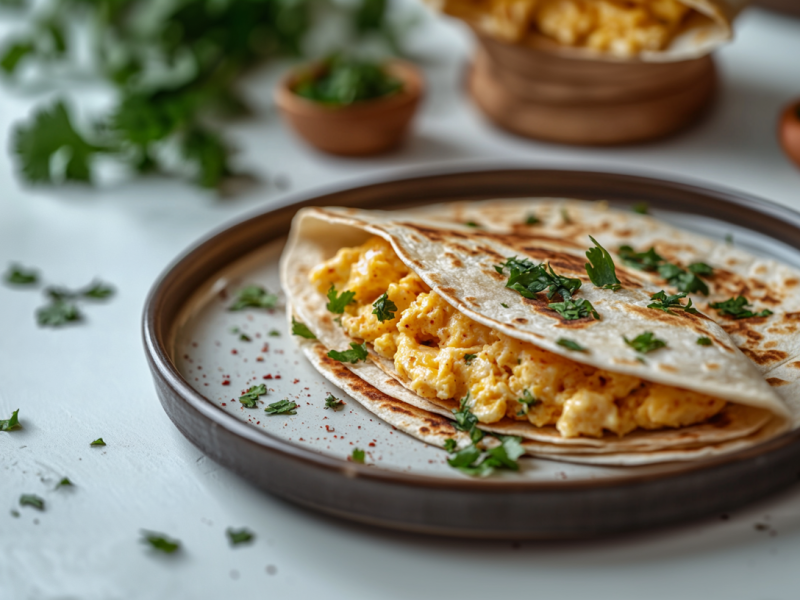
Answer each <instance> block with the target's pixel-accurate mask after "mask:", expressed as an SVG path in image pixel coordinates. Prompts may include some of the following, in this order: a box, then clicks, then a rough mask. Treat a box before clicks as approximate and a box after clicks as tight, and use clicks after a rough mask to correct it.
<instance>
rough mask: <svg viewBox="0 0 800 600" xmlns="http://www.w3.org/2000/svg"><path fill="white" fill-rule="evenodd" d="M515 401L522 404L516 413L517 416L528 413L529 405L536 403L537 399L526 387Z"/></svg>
mask: <svg viewBox="0 0 800 600" xmlns="http://www.w3.org/2000/svg"><path fill="white" fill-rule="evenodd" d="M517 402H519V403H520V404H522V410H521V411H520V412H519V413H517V416H522V415H526V414H528V411H529V410H530V408H531V406H534V405H536V404H537V403H538V402H539V399H538V398H537V397H536V396H534V395H533V394H531V392H530V390H528V389H526V390H524V391H523V392H522V397H521V398H517Z"/></svg>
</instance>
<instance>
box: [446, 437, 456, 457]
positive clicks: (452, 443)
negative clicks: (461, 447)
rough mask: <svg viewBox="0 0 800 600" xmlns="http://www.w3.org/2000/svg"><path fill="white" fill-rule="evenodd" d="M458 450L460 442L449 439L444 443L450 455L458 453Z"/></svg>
mask: <svg viewBox="0 0 800 600" xmlns="http://www.w3.org/2000/svg"><path fill="white" fill-rule="evenodd" d="M456 448H458V442H456V441H455V440H454V439H453V438H447V439H446V440H445V441H444V449H445V450H447V451H448V452H449V453H450V454H452V453H453V452H455V451H456Z"/></svg>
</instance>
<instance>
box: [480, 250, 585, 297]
mask: <svg viewBox="0 0 800 600" xmlns="http://www.w3.org/2000/svg"><path fill="white" fill-rule="evenodd" d="M548 267H549V269H550V271H549V272H548ZM506 268H508V269H509V271H510V273H511V274H510V275H509V276H508V281H507V282H506V287H507V288H510V289H512V290H514V291H516V292H518V293H519V294H520V295H521V296H523V297H524V298H531V299H532V298H535V297H536V294H538V293H539V292H542V291H544V290H548V292H547V297H548V299H549V298H552V297H553V296H555V295H556V294H559V295H560V296H561V298H562V299H563V300H569V299H570V298H572V295H573V294H574V293H575V292H576V291H578V289H579V288H580V287H581V280H580V279H570V278H569V277H563V276H561V275H556V272H555V271H554V270H553V267H552V266H549V265H547V264H545V263H541V264H538V265H537V264H535V263H534V262H532V261H531V260H529V259H527V258H523V259H518V258H517V257H516V256H514V257H511V258H508V259H506V262H504V263H502V264H500V265H497V266H495V270H496V271H497V272H498V273H500V274H501V275H502V274H504V272H505V271H504V269H506Z"/></svg>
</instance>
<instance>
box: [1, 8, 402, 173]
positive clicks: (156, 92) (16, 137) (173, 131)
mask: <svg viewBox="0 0 800 600" xmlns="http://www.w3.org/2000/svg"><path fill="white" fill-rule="evenodd" d="M4 4H6V5H7V6H16V7H17V10H20V11H27V14H28V15H29V19H28V25H27V26H25V27H22V28H19V29H18V30H17V31H16V32H14V33H13V34H11V35H9V36H7V38H6V39H4V40H3V41H2V42H0V74H3V75H5V76H6V77H8V78H13V77H16V76H17V75H18V74H19V72H20V71H21V70H22V69H24V68H25V67H26V66H28V65H32V66H36V67H42V66H47V65H53V66H60V65H62V64H68V63H70V62H74V61H75V60H76V57H77V56H78V55H79V54H88V55H90V56H91V62H90V64H82V65H79V67H80V68H82V69H83V70H89V71H91V72H93V73H94V74H96V76H97V77H98V78H99V79H103V80H105V82H106V83H108V84H110V85H111V86H112V87H113V88H115V89H116V100H115V102H114V105H113V106H112V107H111V109H110V110H109V111H108V112H107V113H105V114H103V115H92V116H91V118H90V119H89V121H90V122H93V123H94V126H86V127H83V126H78V125H77V124H76V123H75V122H74V120H73V118H72V114H71V111H70V109H69V108H68V105H67V103H66V102H64V101H63V100H62V99H56V100H55V101H53V102H52V103H50V104H48V105H44V106H41V107H39V108H38V109H37V110H36V111H35V112H34V113H33V115H32V117H31V118H30V119H29V120H27V121H26V122H23V123H19V124H18V125H17V126H16V127H15V128H14V131H13V133H12V138H13V139H12V148H13V151H14V154H15V155H16V158H17V163H18V169H19V172H20V174H21V175H22V177H23V178H24V179H25V180H27V181H28V182H31V183H52V182H54V181H57V180H59V179H61V178H63V179H64V180H72V181H81V182H91V181H92V180H93V178H94V162H95V160H94V159H95V158H96V157H97V156H100V155H106V156H111V157H114V158H116V159H118V160H120V161H122V162H123V163H125V164H127V165H128V166H130V168H131V169H132V170H133V171H134V172H137V173H141V174H144V173H153V172H161V173H168V174H176V175H181V176H188V177H190V178H191V179H193V180H194V181H195V182H196V183H197V184H198V185H200V186H202V187H206V188H218V187H220V186H221V185H222V184H223V183H224V182H225V181H226V180H228V179H229V178H230V177H231V176H233V175H234V174H235V171H234V168H233V167H232V165H231V154H232V147H231V144H230V143H229V142H228V141H227V140H226V138H225V136H224V135H223V133H222V131H221V127H220V124H221V123H223V122H224V121H225V120H226V119H230V118H236V117H244V116H247V115H249V114H250V113H251V112H252V111H251V109H250V108H249V107H248V105H247V102H246V101H245V99H244V97H243V95H242V94H241V91H240V85H239V83H240V81H241V80H242V78H243V77H244V76H245V75H246V74H247V73H249V72H251V71H253V70H254V69H255V68H256V67H258V66H260V65H262V64H263V63H265V62H267V61H269V60H270V59H274V58H278V57H286V56H300V55H301V54H302V50H303V46H304V41H305V40H306V39H307V38H309V37H310V36H312V35H313V33H314V31H315V30H316V25H317V24H320V25H324V24H325V23H326V22H327V21H329V18H330V17H332V16H335V15H334V14H333V13H335V12H336V13H340V14H341V13H344V15H343V16H344V17H345V21H347V22H349V34H350V35H349V37H350V40H351V41H354V42H357V41H358V40H360V39H362V38H365V36H369V37H371V38H373V39H374V38H376V37H377V38H378V39H379V40H383V42H384V43H383V46H384V47H385V48H387V49H389V50H390V51H396V50H397V43H396V40H395V37H394V34H393V32H392V30H391V28H390V27H389V26H388V25H387V23H386V18H385V17H386V12H387V0H359V1H358V2H357V3H356V4H355V5H353V4H350V5H344V4H343V3H340V2H335V1H334V0H222V1H219V2H216V1H212V0H180V1H178V0H167V1H165V0H113V1H108V0H101V1H98V2H86V1H85V0H43V1H42V2H40V3H37V4H36V5H35V7H33V8H29V7H27V6H26V3H25V2H17V1H14V0H11V2H9V0H5V2H4ZM323 13H326V14H323ZM87 41H88V44H89V45H90V52H89V53H85V52H79V49H80V50H83V49H84V46H85V45H86V42H87ZM55 157H62V158H63V161H61V162H62V163H63V165H64V166H63V172H62V173H57V172H55V171H54V168H53V165H54V163H57V162H59V161H54V160H53V159H54V158H55ZM176 159H178V160H177V161H176ZM176 162H177V163H179V164H178V166H177V167H176V166H175V163H176Z"/></svg>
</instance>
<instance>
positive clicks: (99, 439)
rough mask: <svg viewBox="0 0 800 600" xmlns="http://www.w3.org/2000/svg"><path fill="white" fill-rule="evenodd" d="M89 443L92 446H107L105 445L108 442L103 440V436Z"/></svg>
mask: <svg viewBox="0 0 800 600" xmlns="http://www.w3.org/2000/svg"><path fill="white" fill-rule="evenodd" d="M89 445H90V446H105V445H106V443H105V442H104V441H103V438H97V439H96V440H95V441H93V442H92V443H91V444H89Z"/></svg>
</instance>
